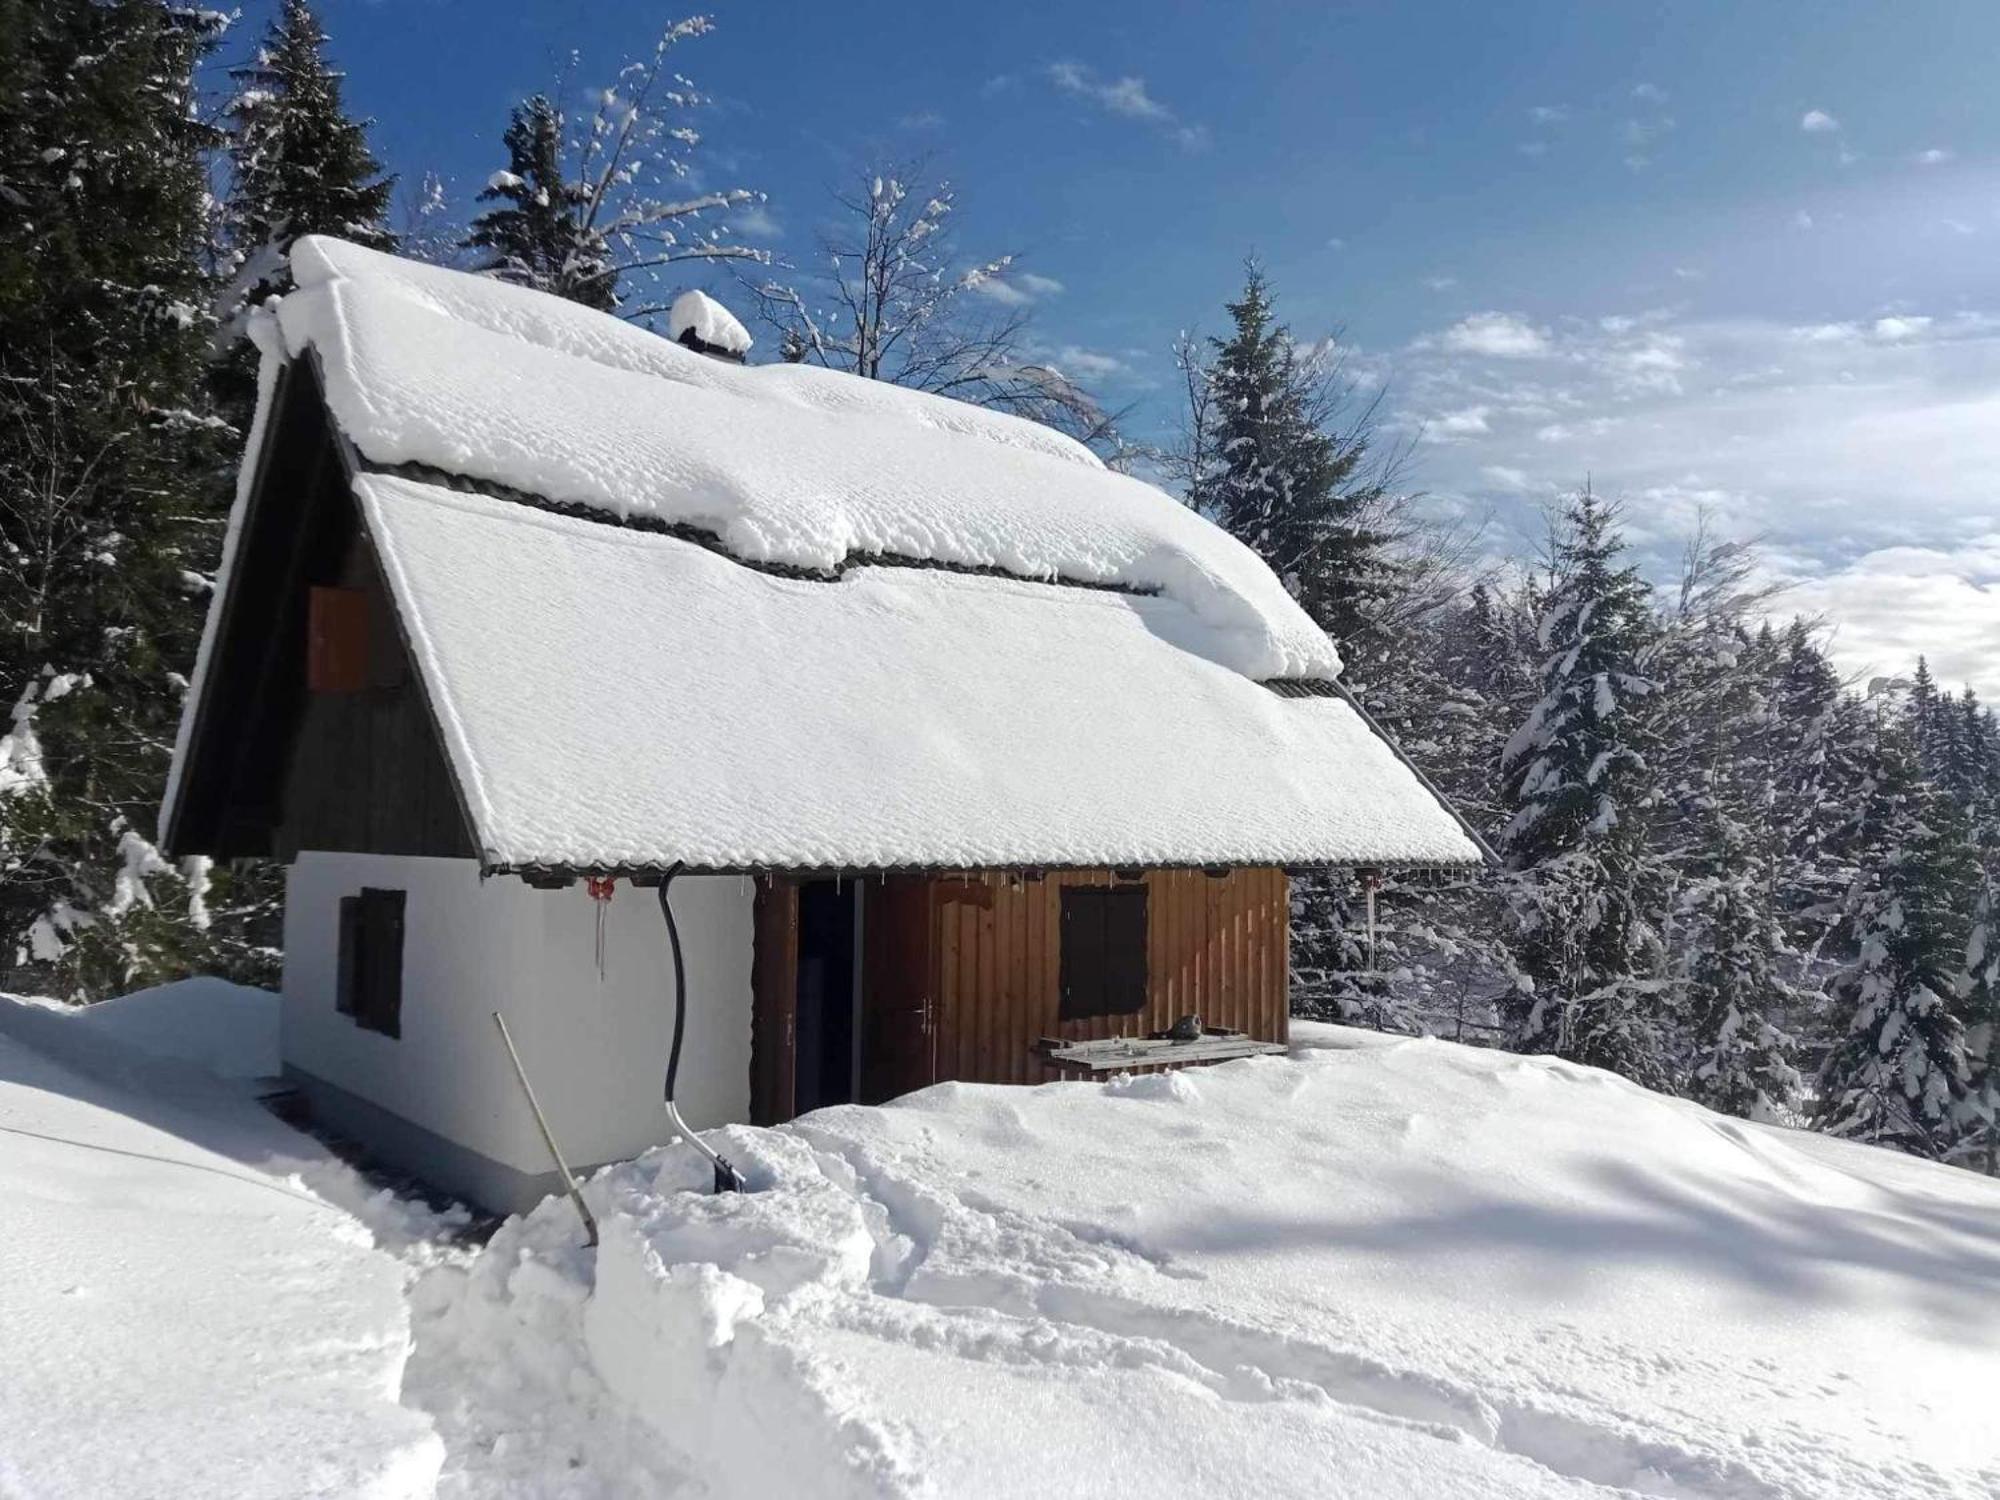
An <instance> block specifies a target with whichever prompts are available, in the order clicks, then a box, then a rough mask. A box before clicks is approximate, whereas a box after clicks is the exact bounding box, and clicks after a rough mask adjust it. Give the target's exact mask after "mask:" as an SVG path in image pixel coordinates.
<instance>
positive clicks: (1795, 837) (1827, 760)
mask: <svg viewBox="0 0 2000 1500" xmlns="http://www.w3.org/2000/svg"><path fill="white" fill-rule="evenodd" d="M1780 653H1781V654H1780V657H1779V660H1778V662H1777V664H1776V668H1775V680H1774V682H1773V685H1772V690H1771V709H1772V726H1771V727H1772V747H1773V749H1772V771H1773V784H1774V801H1773V810H1772V813H1773V820H1774V824H1775V828H1774V836H1775V840H1776V843H1777V846H1778V848H1779V849H1781V850H1782V851H1783V857H1782V858H1781V859H1779V860H1778V861H1777V862H1776V866H1775V868H1774V870H1773V873H1772V885H1773V902H1774V905H1775V907H1776V911H1777V917H1778V921H1779V923H1780V924H1781V927H1782V929H1783V931H1784V934H1785V937H1786V942H1787V945H1788V946H1789V947H1790V948H1791V949H1792V950H1793V951H1794V952H1796V953H1798V954H1799V955H1801V960H1800V962H1801V965H1802V966H1803V967H1810V965H1811V964H1812V962H1813V961H1814V956H1815V955H1818V954H1819V953H1820V952H1821V950H1822V947H1823V945H1824V944H1825V943H1826V942H1827V941H1828V940H1829V939H1833V938H1836V937H1837V934H1838V931H1839V928H1840V924H1841V903H1842V899H1843V897H1844V895H1845V893H1846V891H1847V890H1848V888H1849V887H1850V886H1852V884H1853V883H1854V876H1855V867H1854V859H1853V850H1852V847H1851V844H1852V837H1853V833H1854V828H1855V823H1854V818H1853V815H1852V809H1853V808H1854V807H1855V806H1856V805H1857V803H1858V802H1859V800H1860V798H1861V795H1862V788H1863V785H1864V783H1865V780H1866V777H1867V768H1868V765H1869V762H1870V758H1871V757H1872V754H1873V744H1874V729H1873V726H1872V724H1871V722H1870V721H1869V719H1868V717H1867V715H1866V714H1864V713H1863V712H1862V710H1861V709H1860V707H1859V705H1857V704H1856V703H1855V702H1854V700H1853V699H1852V698H1851V697H1850V696H1848V695H1847V694H1844V693H1843V692H1842V691H1841V685H1840V677H1839V674H1837V673H1836V672H1835V671H1834V669H1833V665H1832V663H1831V662H1829V661H1828V660H1827V658H1826V654H1825V652H1824V651H1822V650H1821V649H1820V646H1819V643H1818V642H1817V641H1816V640H1815V639H1814V636H1813V632H1812V629H1811V628H1810V627H1809V626H1808V625H1807V623H1806V622H1805V621H1804V620H1799V619H1794V620H1793V621H1792V622H1791V624H1790V625H1789V626H1788V627H1787V628H1786V630H1785V633H1784V637H1783V640H1782V642H1781V645H1780ZM1803 967H1802V971H1801V976H1800V977H1801V978H1803Z"/></svg>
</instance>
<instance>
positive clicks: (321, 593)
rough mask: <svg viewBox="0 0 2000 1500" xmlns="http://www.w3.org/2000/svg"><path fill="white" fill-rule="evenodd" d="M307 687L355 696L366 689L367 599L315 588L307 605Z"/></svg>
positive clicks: (357, 592)
mask: <svg viewBox="0 0 2000 1500" xmlns="http://www.w3.org/2000/svg"><path fill="white" fill-rule="evenodd" d="M306 686H307V687H308V688H310V689H311V690H312V691H313V692H315V693H358V692H360V691H361V690H362V689H363V688H365V687H367V686H368V596H367V595H366V594H364V593H363V592H362V591H361V590H360V589H334V588H322V587H320V586H318V585H315V586H314V587H313V588H312V589H311V590H310V591H309V592H308V595H307V606H306Z"/></svg>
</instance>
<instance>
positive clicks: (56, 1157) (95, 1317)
mask: <svg viewBox="0 0 2000 1500" xmlns="http://www.w3.org/2000/svg"><path fill="white" fill-rule="evenodd" d="M205 983H206V984H207V985H208V986H210V988H208V989H206V990H204V991H200V992H196V993H192V994H189V995H185V996H179V995H176V994H174V993H172V992H168V991H162V992H155V993H154V994H153V995H150V996H130V997H127V998H126V999H125V1000H122V1001H116V1002H112V1003H111V1005H109V1006H107V1007H105V1008H104V1009H103V1010H102V1011H101V1012H98V1013H82V1014H76V1015H72V1014H69V1013H66V1012H64V1011H62V1010H59V1009H48V1008H43V1007H39V1006H35V1005H31V1004H23V1003H20V1002H15V1001H12V1000H7V999H4V998H0V1497H5V1500H69V1497H76V1500H107V1497H114V1496H128V1495H129V1496H138V1495H144V1496H147V1497H149V1500H175V1497H183V1496H185V1497H189V1500H195V1497H201V1500H210V1497H214V1496H219V1495H227V1496H230V1497H232V1500H250V1497H271V1500H301V1497H308V1496H326V1497H329V1500H331V1497H336V1496H338V1497H353V1496H363V1497H371V1500H393V1497H402V1496H420V1495H429V1494H431V1493H433V1487H434V1483H435V1477H436V1474H437V1470H438V1465H439V1462H440V1459H441V1457H442V1449H441V1446H440V1444H439V1443H438V1440H437V1438H436V1437H435V1436H434V1435H433V1433H432V1431H431V1426H430V1423H429V1421H428V1420H427V1419H426V1418H425V1417H424V1416H423V1415H422V1414H421V1413H418V1412H414V1411H411V1410H410V1409H408V1408H407V1407H405V1406H402V1405H401V1404H399V1402H398V1399H397V1397H398V1388H399V1385H400V1379H401V1371H402V1365H403V1360H404V1356H405V1353H406V1351H407V1349H408V1343H409V1318H408V1313H407V1308H406V1304H405V1302H404V1299H403V1288H404V1284H405V1281H406V1279H407V1277H406V1272H405V1269H404V1267H403V1265H402V1264H401V1263H400V1262H399V1261H398V1260H397V1259H395V1258H393V1257H392V1256H390V1255H388V1254H385V1253H383V1252H382V1251H381V1250H379V1249H377V1248H376V1244H377V1240H376V1238H375V1236H374V1235H373V1234H371V1232H370V1230H369V1229H368V1228H365V1227H364V1226H363V1221H362V1219H361V1218H357V1217H356V1216H355V1214H353V1213H349V1212H347V1211H345V1210H343V1209H342V1208H339V1207H336V1206H334V1202H335V1201H339V1202H344V1203H346V1204H348V1205H349V1206H350V1207H352V1208H354V1209H355V1210H357V1211H358V1212H359V1213H360V1214H362V1215H364V1216H366V1217H367V1218H368V1219H369V1221H370V1222H373V1223H374V1224H375V1225H376V1227H377V1228H378V1229H379V1230H380V1231H381V1232H382V1233H383V1234H385V1235H390V1236H393V1235H395V1234H396V1232H397V1231H398V1230H399V1229H400V1230H403V1231H408V1230H411V1229H418V1228H421V1229H423V1230H425V1231H428V1230H431V1229H433V1228H434V1227H435V1225H434V1224H429V1223H426V1222H425V1219H426V1217H427V1216H425V1215H423V1214H422V1213H421V1212H420V1211H416V1210H411V1209H408V1208H406V1207H404V1206H402V1205H398V1204H396V1203H394V1202H393V1201H390V1200H387V1199H386V1198H376V1199H373V1200H372V1201H371V1199H370V1198H369V1195H368V1194H367V1192H366V1190H365V1189H364V1188H363V1187H362V1186H361V1184H360V1182H359V1180H358V1179H356V1178H355V1177H354V1175H353V1174H352V1173H351V1172H349V1171H348V1170H347V1169H346V1168H345V1167H342V1166H341V1165H339V1164H338V1163H337V1162H334V1161H332V1160H331V1159H329V1158H328V1157H327V1156H326V1155H325V1153H324V1152H323V1151H322V1150H321V1149H320V1147H319V1146H318V1145H317V1144H316V1143H315V1142H313V1141H311V1140H309V1139H307V1138H306V1137H304V1136H302V1135H299V1134H297V1133H296V1132H294V1131H291V1130H288V1129H286V1128H285V1127H284V1126H283V1125H282V1124H280V1123H279V1122H278V1121H277V1120H276V1119H275V1118H273V1117H272V1116H271V1115H270V1114H269V1113H267V1112H266V1111H265V1110H264V1109H263V1108H262V1107H261V1106H260V1105H258V1104H257V1103H256V1102H255V1100H254V1098H253V1097H252V1096H251V1095H250V1093H249V1092H248V1091H247V1089H245V1088H242V1087H240V1086H236V1087H232V1086H231V1085H229V1084H228V1083H226V1082H224V1081H223V1080H221V1079H219V1078H217V1077H216V1076H214V1075H213V1074H211V1073H208V1072H205V1071H202V1070H200V1069H197V1068H195V1067H192V1066H190V1065H189V1063H187V1062H185V1061H180V1062H176V1061H173V1060H170V1059H163V1058H158V1057H152V1056H148V1055H147V1053H145V1052H143V1051H139V1050H135V1048H134V1045H133V1039H134V1038H136V1039H137V1040H138V1043H139V1045H142V1046H143V1045H145V1044H146V1043H147V1042H149V1041H151V1042H158V1043H164V1044H167V1045H169V1046H171V1047H174V1048H178V1049H180V1050H182V1051H183V1054H184V1056H189V1057H192V1056H198V1055H203V1054H204V1051H206V1053H207V1054H208V1055H214V1054H215V1053H217V1052H218V1051H219V1052H220V1054H221V1055H222V1057H223V1059H224V1062H225V1065H227V1064H230V1063H235V1064H237V1065H238V1067H237V1068H236V1070H237V1071H244V1072H248V1071H251V1070H252V1069H251V1067H250V1066H248V1065H247V1064H245V1061H244V1060H245V1057H246V1055H247V1054H246V1048H245V1036H246V1035H248V1036H250V1037H253V1038H254V1037H255V1036H257V1035H259V1034H260V1033H262V1034H265V1037H266V1041H265V1047H266V1050H267V1051H269V1052H271V1053H273V1054H274V1053H275V1050H276V1034H277V1033H276V1017H275V1011H274V1009H273V1008H274V1007H275V1005H276V999H275V997H273V996H269V995H259V994H258V992H255V991H243V990H236V989H234V987H233V986H227V985H219V984H218V983H217V982H215V981H206V982H205ZM176 988H178V987H176ZM183 999H187V1000H189V1001H191V1002H192V1003H189V1004H183V1003H182V1001H183ZM260 1002H261V1003H262V1006H263V1009H265V1010H267V1011H270V1012H271V1013H270V1014H268V1015H263V1016H259V1015H257V1014H255V1012H256V1010H257V1009H258V1006H259V1003H260ZM169 1017H172V1018H176V1019H178V1020H180V1021H181V1022H183V1023H184V1024H182V1025H180V1026H177V1027H163V1026H161V1025H159V1024H157V1023H159V1022H162V1021H165V1020H167V1019H168V1018H169ZM204 1027H205V1028H206V1032H207V1036H206V1040H207V1042H209V1043H210V1044H212V1045H210V1046H209V1047H207V1048H206V1049H204V1048H203V1046H202V1042H203V1036H202V1032H203V1030H204ZM169 1033H171V1034H169ZM65 1060H66V1061H67V1063H68V1065H65ZM263 1071H267V1072H269V1071H275V1056H273V1057H272V1058H271V1060H270V1066H269V1067H267V1068H264V1069H263Z"/></svg>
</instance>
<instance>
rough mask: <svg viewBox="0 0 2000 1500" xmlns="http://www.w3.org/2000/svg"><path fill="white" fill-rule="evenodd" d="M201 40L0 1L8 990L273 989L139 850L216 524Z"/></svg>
mask: <svg viewBox="0 0 2000 1500" xmlns="http://www.w3.org/2000/svg"><path fill="white" fill-rule="evenodd" d="M218 27H219V19H218V18H217V17H215V16H214V15H213V14H212V13H205V12H195V11H191V10H187V9H185V8H183V7H180V6H178V5H173V4H168V3H163V0H112V3H106V0H44V3H39V4H34V5H29V6H26V7H22V6H20V5H18V4H16V5H12V6H0V33H3V34H4V37H5V43H4V45H0V57H4V59H5V61H4V63H0V67H4V69H5V70H6V75H7V76H6V79H5V83H6V86H5V88H4V89H0V162H4V163H5V164H6V166H5V170H6V172H7V179H6V184H5V187H6V193H5V197H6V199H7V204H8V211H6V212H0V692H4V694H5V700H6V701H7V702H8V703H9V704H10V705H12V714H11V721H10V723H9V725H8V726H7V730H6V733H5V734H4V736H0V940H4V946H0V967H9V968H11V969H12V971H13V972H12V973H11V975H10V978H9V987H17V988H34V989H40V990H43V991H45V992H51V993H59V994H63V995H66V996H70V997H73V998H79V999H81V998H96V997H99V996H102V995H105V994H109V993H114V992H116V991H118V990H121V989H125V988H129V987H131V986H132V985H134V984H136V983H140V982H144V981H149V980H154V979H160V978H167V977H175V976H178V975H179V974H182V973H185V972H188V971H189V970H190V969H191V968H196V967H200V968H206V969H209V970H211V971H214V972H223V973H232V974H236V975H238V976H239V977H247V978H257V979H267V978H268V977H269V974H270V965H269V962H268V957H269V954H268V948H267V946H266V942H265V934H266V931H267V927H266V924H268V921H269V918H270V916H271V912H270V909H269V907H268V906H267V905H266V904H264V902H263V901H262V899H261V897H260V896H259V895H257V894H256V893H255V891H254V890H248V891H246V890H245V889H244V888H243V886H242V885H240V884H238V883H235V882H233V881H232V878H231V877H230V876H229V875H227V874H224V873H222V872H217V873H216V874H215V875H214V876H213V877H212V878H211V875H210V873H209V872H208V870H207V869H206V866H205V864H204V863H203V862H200V861H195V862H191V864H190V866H189V868H188V869H187V870H186V871H185V872H174V871H171V870H169V869H168V868H167V867H166V865H165V862H164V861H163V860H162V859H161V858H160V856H159V854H158V852H157V851H156V850H155V849H154V848H153V846H152V845H151V843H150V842H149V841H148V835H149V834H150V832H151V830H152V828H153V826H154V820H155V817H156V814H157V811H158V806H159V801H160V793H161V789H162V786H163V783H164V781H165V773H166V768H167V764H168V759H169V756H170V753H171V750H172V746H173V741H174V732H175V725H176V721H177V719H178V717H179V713H180V702H181V695H182V692H183V691H184V689H185V686H186V684H185V681H184V679H183V678H182V676H181V675H180V674H181V673H182V672H184V671H185V670H186V668H187V665H188V663H189V662H191V661H192V660H193V657H194V651H195V642H196V638H197V635H198V633H199V630H200V625H201V614H202V609H203V607H204V605H205V603H206V600H205V598H204V594H205V591H206V589H207V588H208V575H210V574H211V573H212V571H213V568H214V566H215V561H216V553H217V550H218V547H219V543H220V536H221V529H222V528H221V521H222V511H221V505H220V493H219V490H218V487H217V485H216V483H215V476H216V475H217V473H218V472H219V471H220V469H221V468H222V466H223V464H224V463H225V462H226V458H225V446H226V436H227V429H226V427H225V425H224V424H222V423H220V422H218V421H217V420H216V419H215V418H214V417H213V416H212V415H211V414H209V413H208V412H207V411H206V409H205V407H204V404H203V401H202V374H203V362H204V359H205V355H206V351H207V348H208V345H209V340H210V338H211V337H212V334H213V331H214V325H213V322H212V320H211V314H210V309H211V307H212V305H213V299H212V296H211V292H212V286H211V283H210V282H209V281H208V280H207V279H206V277H205V276H204V275H203V273H202V270H201V265H202V252H203V249H204V246H205V243H206V233H207V218H206V214H207V203H208V198H207V173H206V163H205V160H204V154H205V152H207V151H208V150H209V149H210V148H211V147H212V146H213V144H214V138H213V136H212V134H211V132H210V131H209V130H208V129H207V128H206V127H205V126H203V125H202V124H201V123H200V115H199V111H198V110H197V109H196V108H195V81H194V80H195V71H196V68H197V66H198V65H199V63H200V61H201V59H202V58H203V57H204V56H205V55H206V54H207V52H208V51H209V49H210V48H211V47H212V46H213V44H214V41H215V37H216V33H217V30H218Z"/></svg>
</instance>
